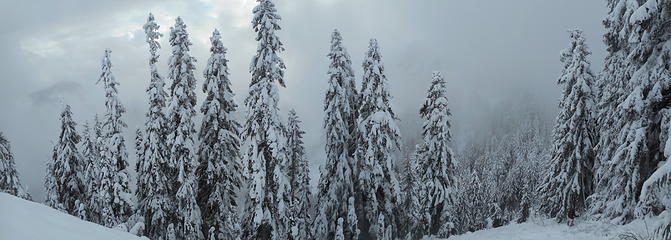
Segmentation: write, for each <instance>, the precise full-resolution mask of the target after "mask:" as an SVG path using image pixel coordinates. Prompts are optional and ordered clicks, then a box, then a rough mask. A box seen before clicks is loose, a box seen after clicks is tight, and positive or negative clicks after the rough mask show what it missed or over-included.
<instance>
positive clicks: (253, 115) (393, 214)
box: [0, 0, 671, 240]
mask: <svg viewBox="0 0 671 240" xmlns="http://www.w3.org/2000/svg"><path fill="white" fill-rule="evenodd" d="M606 2H607V4H606V7H607V13H608V14H607V16H606V17H605V19H604V20H603V23H602V24H603V27H604V28H605V34H604V36H603V43H604V44H605V47H606V49H607V53H606V57H605V59H604V60H603V61H604V64H603V69H593V68H592V64H591V62H590V60H589V57H590V55H591V54H592V52H591V50H590V47H589V46H587V44H586V39H585V34H584V33H583V31H582V30H581V29H580V28H574V29H571V30H569V31H568V33H567V38H566V40H567V41H566V42H567V44H566V48H565V49H564V50H563V51H562V52H561V53H560V54H559V56H558V58H559V62H558V64H561V65H560V66H561V73H560V75H559V76H557V78H556V79H555V81H556V83H557V85H558V86H559V88H560V89H561V92H560V93H561V96H559V101H558V110H559V111H558V112H557V115H556V118H555V121H554V122H551V123H548V122H547V121H544V120H543V117H542V116H541V115H542V110H539V109H537V108H534V107H525V106H522V107H521V108H523V110H522V111H520V112H521V113H519V114H515V115H514V116H513V117H512V118H507V119H506V121H505V123H501V122H497V121H495V120H493V121H492V122H493V125H492V126H491V127H490V128H491V131H489V132H488V136H487V137H486V138H483V139H477V140H474V141H469V142H463V143H458V144H461V145H463V146H465V147H463V148H461V149H460V151H455V150H453V148H454V145H455V144H457V143H455V142H454V139H453V133H452V129H451V128H452V124H453V122H452V121H453V116H452V112H451V109H450V102H449V101H448V99H449V96H450V94H451V92H450V85H449V79H446V77H444V75H443V73H441V72H439V71H435V72H433V73H427V74H426V75H427V76H431V80H430V84H429V85H427V86H424V87H425V89H426V91H425V95H423V96H413V97H416V98H418V99H422V105H421V106H417V109H416V113H417V114H418V116H419V119H421V121H422V122H421V133H420V134H421V137H420V139H418V141H417V142H418V144H416V145H414V146H403V145H402V143H403V139H402V136H401V129H400V127H402V125H399V121H400V120H399V116H398V115H397V114H396V112H395V109H394V108H393V104H392V103H391V101H392V98H393V96H392V95H391V93H390V91H389V87H390V86H389V82H388V79H387V74H386V71H387V69H385V65H384V64H383V62H384V61H383V60H384V58H383V53H384V48H383V47H382V46H381V44H380V43H379V42H378V40H377V39H375V38H372V39H370V41H369V42H368V47H367V51H366V52H365V54H364V56H365V57H364V59H363V61H362V64H361V66H354V65H353V63H352V60H351V57H350V54H349V52H348V51H347V48H346V47H345V46H346V39H345V38H343V35H342V34H341V32H340V31H339V30H337V29H335V30H333V31H332V33H331V36H330V44H329V43H324V44H323V45H324V46H325V47H326V46H329V48H328V50H329V51H328V55H326V56H325V57H326V59H327V60H328V63H329V68H328V69H324V72H326V74H325V76H324V78H323V79H316V81H326V82H327V83H328V88H327V89H325V92H324V96H323V98H322V99H319V100H316V99H310V100H308V101H314V102H319V103H321V104H322V105H323V112H324V119H323V122H322V135H323V136H324V139H325V146H324V149H323V151H324V152H325V155H324V156H325V159H324V160H323V164H322V165H320V166H319V179H318V180H316V182H317V185H316V186H311V184H310V182H311V178H310V170H309V164H310V161H309V159H308V156H307V155H306V147H305V145H306V143H305V142H304V134H305V133H306V132H305V131H304V130H303V124H304V123H303V122H302V120H301V117H300V116H299V115H298V113H297V112H296V111H295V110H293V109H280V105H279V101H280V100H279V99H280V88H285V87H290V86H287V84H285V70H286V68H287V67H286V65H285V63H284V60H283V57H282V53H283V52H284V51H285V48H284V44H283V41H282V40H281V39H280V38H279V36H278V32H279V31H281V30H282V27H281V20H282V17H281V16H280V12H279V11H278V9H277V8H276V6H275V3H274V1H273V0H257V1H256V4H257V5H256V6H255V7H254V9H253V12H252V16H253V17H252V29H253V31H254V33H255V40H256V51H255V55H254V56H252V57H251V61H250V64H249V73H250V76H251V79H249V80H248V81H249V85H248V92H247V93H244V96H245V98H244V101H243V102H241V103H236V101H235V99H234V96H236V95H238V94H242V93H234V92H233V88H232V87H231V78H230V73H229V60H228V58H227V53H228V51H229V49H228V48H227V47H225V46H224V42H223V41H222V35H225V33H224V32H220V31H219V30H216V29H215V30H213V31H212V34H211V36H210V37H209V40H210V42H209V44H210V45H209V46H208V47H209V54H210V56H209V59H207V60H206V62H205V63H206V64H205V66H206V67H205V69H203V70H202V74H201V73H198V71H196V70H197V69H196V65H195V63H196V59H195V57H193V56H192V54H191V48H192V46H193V45H194V44H198V43H194V42H192V41H191V40H190V35H189V33H188V31H187V30H188V28H187V24H186V23H185V21H184V20H183V19H182V18H181V17H177V18H175V22H174V25H173V26H171V27H170V31H169V35H168V36H163V34H161V33H160V32H159V29H160V26H159V24H158V23H157V19H156V18H155V16H154V15H153V14H151V13H149V15H148V17H147V18H146V19H147V20H146V23H144V25H143V30H144V37H143V38H144V40H145V43H146V47H147V48H146V49H147V50H148V51H147V52H146V53H145V54H146V56H147V61H146V64H147V65H146V66H145V67H146V68H147V69H148V72H149V73H150V75H149V76H146V78H145V79H146V86H147V87H146V99H145V100H146V101H147V102H148V103H149V105H148V109H146V110H145V113H144V121H145V122H144V125H142V126H139V127H138V128H136V129H134V128H133V127H129V126H128V125H127V124H126V122H125V120H124V116H125V115H126V114H127V110H126V108H125V107H124V105H123V104H122V101H121V100H120V98H119V91H118V90H119V85H120V84H122V83H123V82H121V83H120V81H118V80H117V79H116V78H115V75H114V73H113V70H114V68H113V64H112V63H113V61H112V60H113V58H112V50H110V49H109V48H107V49H104V51H101V53H103V54H102V60H101V62H100V70H99V73H100V74H99V78H98V79H97V82H96V86H97V87H100V88H102V89H104V93H105V102H104V106H105V112H104V113H100V114H95V115H92V116H86V118H87V119H90V121H85V122H83V123H77V122H76V121H75V120H74V118H73V115H74V114H75V113H73V111H72V108H71V106H70V105H68V104H67V103H64V104H63V107H62V111H61V114H60V123H59V126H60V128H59V130H58V133H59V134H58V136H53V141H52V142H53V149H52V151H51V154H50V157H51V159H49V161H48V164H47V165H46V166H45V171H46V177H45V179H44V189H45V201H44V204H45V205H47V206H49V207H51V208H54V209H57V210H59V211H61V212H63V213H67V214H69V215H73V216H75V217H78V218H80V219H82V220H85V221H89V222H93V223H96V224H99V225H102V226H105V227H108V228H114V229H119V230H123V231H127V232H131V233H133V234H135V235H137V236H144V237H147V238H149V239H152V240H158V239H163V240H174V239H210V240H215V239H296V240H298V239H338V240H344V239H379V240H387V239H389V240H390V239H435V238H449V237H451V236H457V235H461V234H464V233H468V232H475V231H479V230H483V229H490V228H497V227H502V226H506V225H510V224H514V223H524V222H528V221H531V219H535V218H543V219H552V221H554V222H558V223H562V224H567V225H569V226H572V225H573V224H574V219H575V218H578V219H590V220H593V221H600V222H607V223H609V224H614V225H624V224H628V223H631V222H632V221H635V220H637V219H644V218H646V217H650V216H656V219H659V221H657V222H655V223H654V224H652V226H653V228H652V232H651V233H650V234H649V236H646V237H642V238H640V239H648V240H668V239H671V162H670V161H668V159H669V158H670V157H671V137H670V136H671V135H670V131H671V0H608V1H606ZM163 37H166V38H167V39H168V40H169V46H168V47H169V48H170V50H171V51H170V55H169V56H168V59H167V60H163V59H161V58H159V56H160V54H159V52H160V50H161V48H162V47H163V46H161V44H160V43H159V40H160V39H161V38H163ZM327 44H329V45H327ZM101 50H102V49H101ZM162 61H164V62H165V64H167V66H168V71H167V72H162V71H160V70H159V67H157V65H158V64H160V63H161V62H162ZM354 68H361V72H362V75H361V76H355V74H354V73H355V72H354V70H353V69H354ZM197 76H198V77H197ZM196 91H199V92H202V94H204V96H205V98H204V99H198V98H197V97H196ZM282 116H287V117H286V118H283V117H282ZM497 124H498V125H497ZM504 125H505V126H504ZM129 132H134V134H133V136H135V138H134V139H126V138H125V134H128V133H129ZM131 148H132V149H131ZM133 152H134V153H135V155H136V157H137V161H136V162H135V164H133V165H131V164H130V163H129V154H133ZM17 160H20V159H17ZM15 165H16V163H15V158H14V155H13V153H12V149H11V146H10V142H9V140H8V139H7V138H6V137H5V136H3V135H2V133H1V132H0V192H6V193H9V194H12V195H15V196H18V197H21V198H24V199H27V200H31V199H32V198H31V196H30V194H29V193H28V191H26V189H25V188H24V187H23V185H22V183H21V180H20V176H19V173H18V171H17V169H16V166H15Z"/></svg>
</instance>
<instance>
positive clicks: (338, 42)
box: [312, 30, 359, 239]
mask: <svg viewBox="0 0 671 240" xmlns="http://www.w3.org/2000/svg"><path fill="white" fill-rule="evenodd" d="M327 56H328V58H329V61H330V65H329V70H328V76H329V78H328V89H327V90H326V96H325V98H324V112H325V117H324V124H323V126H324V130H325V132H326V133H325V136H326V146H325V150H326V164H325V165H324V166H323V167H322V168H321V169H320V171H321V177H320V179H319V185H318V188H317V193H316V194H317V201H316V204H317V208H316V209H317V215H316V217H315V219H314V221H313V223H312V234H313V237H315V238H318V239H331V238H334V235H335V234H337V230H336V228H337V224H336V223H337V221H338V219H342V221H343V223H342V224H343V226H342V228H343V238H345V239H358V236H359V229H358V225H357V222H356V219H357V218H356V216H354V217H353V218H349V217H348V214H349V213H350V209H349V204H348V201H349V200H348V199H349V198H350V197H354V183H353V182H354V174H355V173H354V171H353V170H354V167H355V162H354V158H353V155H352V153H353V152H354V150H355V149H356V148H355V147H354V144H353V142H354V140H355V131H356V116H357V107H356V99H357V98H358V96H357V93H356V88H355V87H354V72H353V71H352V61H351V60H350V56H349V54H348V53H347V49H346V48H345V47H344V46H343V43H342V36H341V35H340V32H338V30H334V31H333V33H332V34H331V50H330V52H329V54H328V55H327ZM352 213H354V214H355V215H356V211H354V209H352ZM351 220H354V221H353V222H352V221H351Z"/></svg>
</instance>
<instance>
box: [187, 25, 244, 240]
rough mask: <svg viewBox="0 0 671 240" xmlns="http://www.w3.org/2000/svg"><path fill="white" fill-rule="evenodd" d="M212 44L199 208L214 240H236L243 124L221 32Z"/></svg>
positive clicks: (202, 133)
mask: <svg viewBox="0 0 671 240" xmlns="http://www.w3.org/2000/svg"><path fill="white" fill-rule="evenodd" d="M210 41H211V42H212V46H211V47H210V53H211V56H210V59H209V60H208V62H207V67H206V68H205V71H204V73H203V75H204V77H205V82H204V83H203V92H204V93H205V94H206V98H205V101H204V102H203V105H202V106H201V108H200V111H201V112H202V113H203V115H204V117H203V122H202V124H201V127H200V134H199V135H198V137H199V139H200V147H199V149H198V158H199V165H198V169H197V170H196V175H197V177H198V186H199V189H198V205H199V206H200V209H201V210H202V212H203V229H204V232H211V233H210V234H209V235H210V239H235V238H237V237H238V236H239V234H240V229H239V228H240V227H239V221H238V217H237V204H236V202H235V198H236V192H237V191H238V190H239V188H240V185H241V181H242V174H241V172H242V166H241V165H240V139H239V138H238V136H239V135H240V130H239V129H240V124H239V123H238V122H237V121H236V120H235V116H233V114H234V112H235V110H236V108H237V107H238V106H237V104H235V101H234V100H233V97H234V94H233V91H232V89H231V80H230V79H229V73H228V60H226V50H227V49H226V47H224V44H223V43H222V42H221V36H220V34H219V31H217V30H214V32H213V33H212V37H210Z"/></svg>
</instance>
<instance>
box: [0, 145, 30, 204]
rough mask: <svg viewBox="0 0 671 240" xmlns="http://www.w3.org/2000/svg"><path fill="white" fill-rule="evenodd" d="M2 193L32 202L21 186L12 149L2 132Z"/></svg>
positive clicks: (0, 160) (0, 172) (0, 149)
mask: <svg viewBox="0 0 671 240" xmlns="http://www.w3.org/2000/svg"><path fill="white" fill-rule="evenodd" d="M0 192H6V193H9V194H11V195H14V196H17V197H20V198H23V199H27V200H31V197H30V194H29V193H28V192H26V190H25V189H24V188H23V186H22V185H21V180H20V179H19V173H18V172H17V171H16V163H15V162H14V154H12V147H11V145H10V144H9V141H8V140H7V139H6V138H5V136H4V135H3V134H2V132H0Z"/></svg>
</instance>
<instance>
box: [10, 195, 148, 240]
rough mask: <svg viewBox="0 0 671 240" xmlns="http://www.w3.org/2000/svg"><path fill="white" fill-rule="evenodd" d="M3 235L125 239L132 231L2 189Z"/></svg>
mask: <svg viewBox="0 0 671 240" xmlns="http://www.w3.org/2000/svg"><path fill="white" fill-rule="evenodd" d="M0 239H3V240H24V239H26V240H28V239H68V240H79V239H81V240H90V239H95V240H125V239H130V240H132V239H135V240H137V239H147V238H144V237H143V238H139V237H137V236H134V235H132V234H130V233H126V232H122V231H119V230H114V229H110V228H106V227H103V226H101V225H98V224H95V223H91V222H87V221H83V220H80V219H79V218H76V217H74V216H71V215H68V214H66V213H63V212H60V211H58V210H56V209H53V208H50V207H48V206H46V205H43V204H39V203H36V202H31V201H27V200H24V199H21V198H17V197H15V196H12V195H9V194H7V193H0Z"/></svg>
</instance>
